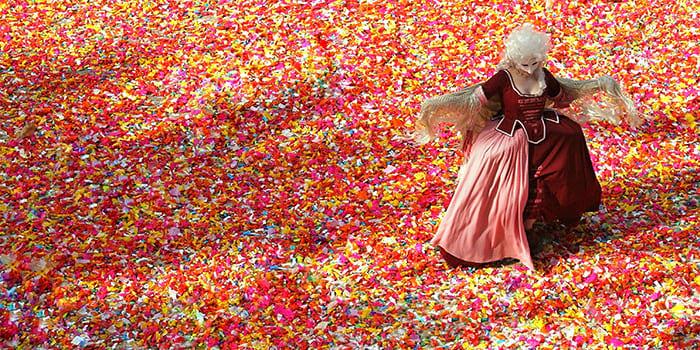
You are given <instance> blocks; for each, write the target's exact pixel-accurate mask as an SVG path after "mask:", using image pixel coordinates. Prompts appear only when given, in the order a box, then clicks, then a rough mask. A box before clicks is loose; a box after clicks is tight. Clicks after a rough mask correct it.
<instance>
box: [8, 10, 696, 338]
mask: <svg viewBox="0 0 700 350" xmlns="http://www.w3.org/2000/svg"><path fill="white" fill-rule="evenodd" d="M0 12H2V13H3V16H2V19H1V20H0V37H1V38H2V40H0V84H1V86H3V89H2V90H1V91H0V104H1V105H2V108H1V109H0V113H2V120H3V123H0V169H1V171H0V179H1V181H0V347H2V348H81V347H82V348H160V347H182V348H205V347H206V348H220V349H228V348H244V349H259V348H265V349H268V348H272V347H277V348H288V347H290V346H291V345H290V344H294V345H293V346H294V347H299V348H314V349H316V348H445V349H448V348H449V349H452V348H460V347H461V348H523V347H527V348H543V349H545V348H608V347H615V348H617V347H622V348H626V347H629V348H671V347H673V348H692V347H694V346H697V344H698V343H697V339H698V337H700V328H699V327H698V322H697V318H698V315H699V314H700V278H699V277H698V276H699V275H700V273H699V271H698V270H699V268H700V254H699V247H700V244H698V238H697V237H698V232H697V228H698V227H700V223H699V220H698V202H699V201H700V191H699V188H698V186H699V184H700V175H698V174H700V171H698V169H700V142H698V141H699V140H698V134H699V133H698V126H697V125H698V124H697V119H698V118H697V111H698V109H699V108H700V106H699V105H698V91H699V90H698V88H697V86H698V76H699V74H698V69H699V68H700V65H699V63H698V57H700V52H699V50H700V49H699V48H698V46H697V45H696V42H697V29H696V28H698V27H700V19H699V18H698V16H697V12H698V8H697V5H694V3H693V2H691V1H680V2H677V3H672V4H671V3H668V2H661V1H656V0H653V1H635V2H632V1H603V0H595V1H587V2H582V1H573V2H568V3H564V2H551V1H528V2H523V1H496V2H493V3H492V4H491V5H486V4H479V3H478V2H470V1H467V2H456V3H455V2H446V1H438V2H437V3H430V4H427V3H426V4H420V3H413V2H409V1H403V0H389V1H383V2H382V1H359V2H337V1H335V2H334V1H313V2H308V3H307V2H298V1H297V2H295V1H277V2H266V3H261V2H254V1H247V0H244V1H226V0H222V1H218V2H212V1H204V0H178V1H168V2H162V1H160V2H143V1H133V0H125V1H120V2H111V1H102V0H100V1H90V2H80V3H76V2H74V1H51V2H41V1H38V2H26V1H14V0H10V1H5V2H2V4H0ZM503 13H509V14H510V15H509V16H503ZM525 21H528V22H531V23H533V24H535V26H536V27H538V28H541V29H543V30H546V31H547V32H549V33H550V34H551V36H552V43H553V48H552V51H551V56H550V57H549V62H548V67H549V68H550V70H551V71H552V72H553V73H554V74H555V75H559V76H564V77H574V78H577V79H586V78H590V77H593V76H600V75H605V74H608V75H611V76H613V77H615V78H616V79H618V80H619V81H621V82H622V85H623V87H624V88H625V90H626V91H628V92H629V93H630V95H631V97H632V98H633V99H634V101H635V102H636V103H637V104H638V106H639V109H640V112H641V113H642V114H643V115H644V116H645V117H646V119H647V122H646V123H645V124H644V125H642V126H640V127H639V128H637V129H636V130H632V129H631V128H629V126H627V125H624V124H623V125H613V124H609V123H607V122H602V121H598V122H592V123H590V124H587V125H585V126H584V127H583V129H584V132H585V134H586V137H587V140H588V142H589V148H590V151H591V157H592V159H593V162H594V164H595V167H596V172H597V174H598V176H599V179H600V181H601V184H602V186H603V191H604V194H603V200H604V205H603V207H602V208H601V210H600V211H599V212H597V213H591V214H590V215H587V216H586V217H585V220H584V222H583V224H582V225H580V226H579V227H577V228H575V229H573V230H565V229H564V228H560V227H558V226H556V225H550V226H547V227H544V229H545V230H546V231H547V234H548V236H549V237H548V238H547V239H546V241H545V243H544V245H543V250H542V252H541V253H539V254H537V255H536V256H535V257H534V260H535V267H536V270H535V271H530V270H528V269H527V268H525V267H524V266H522V265H521V264H518V263H512V262H503V263H498V264H494V265H493V266H488V267H486V268H482V269H449V268H447V266H446V265H445V263H444V262H443V261H442V259H441V257H440V254H439V252H438V251H437V250H436V248H435V247H434V246H432V245H430V244H429V243H428V242H429V241H430V238H431V237H432V234H433V233H434V232H435V230H436V228H437V225H438V223H439V221H440V218H441V215H442V213H443V211H444V209H445V207H446V205H447V203H448V202H449V200H450V196H451V194H452V192H453V190H454V187H455V181H456V177H457V171H458V168H459V164H460V162H461V156H462V154H461V153H460V152H461V151H459V138H458V136H457V135H456V134H455V133H454V132H453V130H452V129H449V128H448V129H446V130H445V131H443V132H442V133H441V134H440V137H439V138H438V140H437V141H434V142H432V143H430V144H428V145H425V146H422V147H418V146H415V145H413V144H411V143H410V142H408V141H406V139H405V137H404V136H405V135H406V134H407V133H408V132H409V131H410V130H412V128H413V123H414V121H415V117H416V114H417V112H418V110H419V108H420V103H421V102H422V101H423V100H424V99H425V98H427V97H430V96H434V95H437V94H441V93H444V92H448V91H454V90H457V89H459V88H462V87H464V86H467V85H470V84H473V83H475V82H478V81H482V80H483V79H485V78H486V77H488V76H490V75H491V74H493V73H494V72H495V67H496V64H497V62H498V59H499V55H500V51H501V50H502V42H503V38H504V36H505V35H506V33H508V32H510V30H512V29H513V28H515V27H516V26H517V25H519V24H520V23H522V22H525Z"/></svg>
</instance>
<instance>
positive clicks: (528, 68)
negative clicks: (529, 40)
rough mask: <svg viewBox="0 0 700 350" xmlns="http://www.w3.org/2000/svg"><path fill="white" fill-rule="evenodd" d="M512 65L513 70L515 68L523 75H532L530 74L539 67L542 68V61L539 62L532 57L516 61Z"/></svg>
mask: <svg viewBox="0 0 700 350" xmlns="http://www.w3.org/2000/svg"><path fill="white" fill-rule="evenodd" d="M514 63H515V68H517V69H518V70H519V71H521V72H522V73H523V74H525V75H532V73H534V72H535V71H536V70H537V68H540V66H542V60H539V59H537V58H536V57H533V56H530V57H525V58H522V59H519V60H516V61H515V62H514Z"/></svg>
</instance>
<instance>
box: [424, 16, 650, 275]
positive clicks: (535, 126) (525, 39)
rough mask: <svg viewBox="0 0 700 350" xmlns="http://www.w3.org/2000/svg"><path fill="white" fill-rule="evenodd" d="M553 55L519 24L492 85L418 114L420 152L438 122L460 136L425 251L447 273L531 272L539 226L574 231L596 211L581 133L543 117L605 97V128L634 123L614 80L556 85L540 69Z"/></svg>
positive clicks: (556, 117) (439, 100)
mask: <svg viewBox="0 0 700 350" xmlns="http://www.w3.org/2000/svg"><path fill="white" fill-rule="evenodd" d="M549 49H550V42H549V36H548V35H547V34H545V33H542V32H538V31H536V30H535V29H534V28H533V26H532V25H530V24H525V25H523V26H521V27H520V28H518V29H517V30H515V31H514V32H513V33H511V35H510V36H508V38H507V39H506V41H505V50H504V52H503V55H502V60H501V62H500V63H499V64H498V72H497V73H496V74H495V75H493V76H492V77H490V78H489V79H488V80H486V81H485V82H483V83H480V84H477V85H474V86H471V87H469V88H467V89H464V90H462V91H460V92H456V93H452V94H447V95H443V96H438V97H434V98H431V99H428V100H426V101H425V102H424V103H423V105H422V106H421V113H420V117H419V120H418V122H417V123H416V125H417V132H416V134H415V138H416V139H417V140H418V141H419V142H421V143H425V142H427V141H429V140H431V139H432V138H433V137H434V136H435V129H436V128H437V126H438V125H439V124H440V123H442V122H448V123H453V124H455V125H456V126H457V129H458V130H459V131H460V133H461V134H462V136H463V150H464V154H465V162H464V163H463V164H462V167H461V169H460V172H459V183H458V185H457V189H456V191H455V194H454V196H453V198H452V200H451V202H450V205H449V207H448V208H447V211H446V213H445V216H444V217H443V219H442V221H441V223H440V225H439V227H438V230H437V233H436V234H435V236H434V237H433V239H432V241H431V242H432V243H433V244H435V245H437V246H438V247H439V249H440V252H441V254H442V256H443V257H444V258H445V260H446V261H447V263H448V264H449V265H450V266H453V267H454V266H460V265H463V266H464V265H466V266H475V265H476V266H478V265H479V264H481V263H487V262H493V261H497V260H501V259H504V258H515V259H518V260H520V261H521V262H522V263H523V264H525V265H526V266H528V267H529V268H530V269H534V265H533V263H532V258H531V254H530V243H529V242H528V236H527V234H526V230H530V229H531V228H532V225H533V224H534V223H535V222H536V221H544V222H553V221H559V222H562V223H565V224H567V225H575V224H576V223H578V221H579V220H580V218H581V216H582V214H583V213H585V212H588V211H595V210H597V209H598V207H599V205H600V197H601V188H600V184H599V183H598V180H597V179H596V175H595V172H594V170H593V165H592V164H591V159H590V156H589V153H588V148H587V146H586V140H585V138H584V135H583V132H582V131H581V127H580V126H579V124H578V123H577V121H574V120H572V119H570V118H568V117H567V116H565V115H562V114H560V113H558V112H557V111H556V110H554V109H549V108H546V107H555V108H565V107H568V106H569V105H570V104H571V103H572V102H573V101H575V100H579V99H580V100H586V99H585V98H582V97H590V96H591V95H593V94H595V93H597V92H602V93H603V94H604V95H605V96H607V97H609V98H611V100H612V102H615V104H614V105H615V106H616V108H615V109H613V110H610V111H606V112H604V113H605V114H606V115H607V116H608V118H609V119H613V120H615V121H619V117H626V118H627V121H628V122H629V123H630V124H633V125H634V124H638V122H639V119H638V118H637V113H636V110H635V108H634V105H633V103H632V101H631V100H630V99H629V98H628V97H626V96H625V95H624V94H623V93H622V91H621V90H620V86H619V84H617V82H615V80H613V79H612V78H610V77H601V78H598V79H592V80H585V81H576V80H569V79H557V78H555V77H554V76H553V75H552V74H551V73H550V72H549V71H548V70H547V69H546V68H545V67H544V63H545V61H546V59H547V53H548V51H549ZM598 111H599V112H600V110H598ZM585 121H586V118H585V117H584V118H583V119H581V120H578V122H585ZM533 240H534V239H533ZM531 241H532V240H531Z"/></svg>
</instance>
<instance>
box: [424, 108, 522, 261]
mask: <svg viewBox="0 0 700 350" xmlns="http://www.w3.org/2000/svg"><path fill="white" fill-rule="evenodd" d="M496 124H497V121H491V122H489V123H488V124H487V126H486V128H485V129H484V130H483V131H481V132H480V133H479V134H478V135H477V138H476V140H474V143H473V144H472V145H471V151H470V154H469V158H468V159H467V161H466V163H465V164H463V165H462V167H463V168H462V169H461V170H460V179H459V184H458V185H457V189H456V190H455V194H454V196H453V197H452V200H451V202H450V205H449V206H448V208H447V211H446V213H445V215H444V217H443V219H442V221H441V223H440V225H439V227H438V230H437V233H436V234H435V236H434V237H433V239H432V240H431V242H432V243H433V244H434V245H437V246H439V247H440V248H441V250H442V251H444V253H447V254H448V255H451V258H455V259H449V258H448V259H446V260H448V263H449V262H450V261H451V260H452V261H460V260H461V261H464V262H473V263H486V262H492V261H497V260H501V259H504V258H515V259H518V260H520V261H521V262H522V263H523V264H525V265H526V266H527V267H529V268H531V269H534V265H533V263H532V258H531V257H530V248H529V246H528V243H527V237H526V235H525V227H524V224H523V212H524V209H525V204H526V203H527V199H528V143H527V139H526V138H525V134H524V132H523V130H517V131H516V132H515V134H514V135H513V137H510V136H508V135H504V134H502V133H500V132H498V131H497V130H495V127H496ZM446 257H447V256H446ZM450 264H451V265H454V264H453V263H450Z"/></svg>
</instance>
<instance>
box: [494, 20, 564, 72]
mask: <svg viewBox="0 0 700 350" xmlns="http://www.w3.org/2000/svg"><path fill="white" fill-rule="evenodd" d="M551 47H552V44H551V43H550V40H549V35H548V34H547V33H544V32H540V31H537V30H535V27H534V26H533V25H532V24H530V23H525V24H523V25H521V26H520V27H518V28H517V29H516V30H514V31H513V32H512V33H510V35H508V37H507V38H506V40H505V49H504V50H503V53H502V55H501V62H499V63H498V68H499V69H508V68H512V67H514V65H515V62H518V61H522V60H524V59H527V58H531V57H534V58H536V59H537V60H539V61H545V60H546V59H547V53H548V52H549V49H550V48H551Z"/></svg>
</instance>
